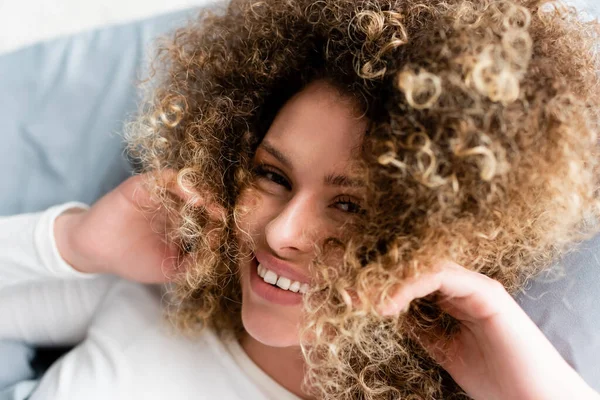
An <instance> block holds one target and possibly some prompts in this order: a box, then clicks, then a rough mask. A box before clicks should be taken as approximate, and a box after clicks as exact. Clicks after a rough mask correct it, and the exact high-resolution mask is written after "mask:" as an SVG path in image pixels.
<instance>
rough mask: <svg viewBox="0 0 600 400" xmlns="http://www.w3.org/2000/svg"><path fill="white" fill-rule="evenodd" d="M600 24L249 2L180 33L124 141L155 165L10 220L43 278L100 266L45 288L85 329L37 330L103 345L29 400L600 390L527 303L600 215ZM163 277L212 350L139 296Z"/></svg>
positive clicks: (485, 7) (493, 9)
mask: <svg viewBox="0 0 600 400" xmlns="http://www.w3.org/2000/svg"><path fill="white" fill-rule="evenodd" d="M590 26H591V25H590ZM588 35H591V34H590V30H588V29H585V25H584V24H583V23H582V22H579V21H578V20H577V18H576V16H575V15H574V14H573V13H572V12H571V11H568V10H567V11H565V10H562V9H560V8H559V9H556V10H553V9H547V7H546V8H544V7H542V5H541V2H535V1H521V2H510V1H488V2H480V3H477V4H471V3H469V2H461V1H456V2H450V3H449V2H437V1H427V2H419V1H406V2H403V1H400V2H388V1H377V2H372V1H371V2H356V1H341V0H340V1H322V2H308V1H307V2H304V1H297V2H278V1H267V2H256V3H252V2H242V1H240V2H234V3H232V4H231V5H230V6H229V8H228V9H227V11H226V12H225V13H224V15H210V14H205V15H204V17H203V18H201V19H199V21H197V22H196V23H192V24H190V25H189V26H187V27H185V28H182V29H181V30H179V31H178V32H177V33H176V35H175V39H174V41H173V42H172V43H167V44H165V45H164V46H163V47H162V51H161V52H160V53H159V54H161V56H160V58H159V59H160V60H161V61H162V64H161V68H159V69H158V71H159V74H158V75H157V76H155V77H154V80H153V81H152V82H153V85H152V89H151V92H150V93H149V96H148V100H149V101H148V103H147V104H145V107H144V108H143V109H142V111H141V113H140V117H139V119H138V120H137V121H136V123H134V124H132V125H131V127H130V130H129V132H128V133H129V135H128V140H129V150H130V152H131V154H132V155H134V156H135V157H137V158H138V160H139V162H140V163H141V165H142V166H143V170H144V172H145V173H144V174H143V175H138V176H136V177H134V178H131V179H129V180H127V181H126V182H124V183H123V184H122V185H121V186H119V187H118V188H117V189H116V190H115V191H113V192H111V193H110V194H108V195H107V196H105V197H104V198H102V199H101V200H100V201H98V202H97V203H96V204H94V205H93V206H92V207H91V208H90V209H89V210H86V208H87V207H86V206H85V205H82V204H76V203H68V204H66V205H63V206H58V207H54V208H52V209H50V210H48V211H47V212H45V213H43V214H40V215H35V214H34V215H26V216H16V217H12V218H13V219H12V220H11V219H9V220H5V221H3V224H4V228H2V231H3V232H9V231H10V230H11V229H13V230H14V229H16V227H17V226H21V225H25V226H29V227H30V228H29V229H31V230H32V231H33V232H35V235H36V236H35V238H36V242H34V243H33V244H30V246H29V247H27V246H26V245H25V243H26V242H27V240H24V239H22V238H12V237H7V238H6V239H4V240H5V241H6V242H7V243H9V244H11V248H21V249H25V251H22V252H20V253H18V254H16V253H11V254H12V255H11V256H10V257H12V258H13V259H21V260H23V261H22V262H20V264H22V265H27V266H29V267H30V268H31V271H32V272H30V273H24V272H23V271H24V270H23V268H21V269H20V270H19V271H20V273H21V274H24V275H23V278H22V279H33V277H39V276H41V275H42V274H48V273H51V274H52V276H59V277H60V276H63V277H66V276H76V277H88V278H90V277H91V279H87V280H84V281H79V280H75V281H72V282H63V281H58V283H55V282H51V281H50V280H47V281H44V282H42V283H40V285H42V287H44V288H51V289H47V290H49V291H50V292H48V301H47V303H48V304H52V303H54V301H55V300H57V299H60V298H61V297H64V296H65V293H67V295H68V296H72V298H70V300H69V301H68V302H67V303H66V304H68V305H69V307H75V309H72V310H69V312H68V313H67V314H68V315H65V316H64V318H65V320H64V321H61V319H60V318H56V317H55V318H52V319H51V320H50V321H49V323H48V324H47V325H44V326H43V327H42V328H38V330H36V329H25V328H30V327H28V326H26V325H27V324H31V323H32V322H31V321H34V322H38V321H39V319H38V318H34V316H31V315H28V316H26V317H27V318H23V317H19V318H21V320H19V326H22V327H23V326H25V327H24V328H23V330H24V331H26V332H38V333H39V332H43V329H51V334H52V335H56V336H57V337H58V338H59V339H58V341H62V342H68V341H69V340H71V341H73V340H77V339H81V338H83V337H85V338H86V339H85V341H84V342H83V343H82V344H81V345H79V346H78V347H77V348H76V349H75V350H73V351H72V352H71V353H69V354H68V355H67V356H65V357H64V358H63V359H62V360H61V361H59V362H58V363H57V364H56V365H54V366H53V367H52V368H51V369H50V371H49V372H48V374H47V375H46V376H45V377H44V379H43V380H42V382H41V384H40V386H39V387H38V389H37V391H36V392H34V395H33V397H32V398H36V396H38V398H43V397H44V396H46V397H52V398H60V397H61V396H62V397H83V398H91V397H94V396H97V397H102V398H107V397H110V398H113V397H114V398H118V397H119V396H120V397H140V398H160V397H165V396H170V397H184V398H185V397H192V396H194V397H200V398H202V397H206V398H209V397H210V398H214V397H222V398H237V397H240V398H278V399H281V398H297V397H301V398H335V399H340V398H403V397H408V398H410V397H413V398H440V397H444V398H445V397H451V396H456V397H460V396H463V395H465V394H466V395H468V396H470V397H473V398H485V399H487V398H511V399H512V398H515V399H517V398H519V399H520V398H597V396H598V395H597V394H596V393H594V392H593V391H592V390H591V389H590V388H589V387H588V386H587V385H586V384H585V383H584V382H583V381H582V380H581V378H580V377H579V376H578V375H577V374H576V373H575V372H574V371H573V370H572V369H571V367H570V366H568V364H566V363H565V362H564V360H562V358H561V357H560V356H559V355H558V353H557V352H556V351H555V350H554V349H553V348H552V346H551V345H550V344H549V343H548V341H547V340H546V339H545V338H544V337H543V335H542V334H541V333H540V332H539V330H538V329H537V328H536V327H535V325H534V324H533V323H532V322H531V321H530V320H529V319H528V318H527V316H526V315H525V314H524V313H523V311H522V310H520V308H519V307H518V306H517V305H516V303H515V302H514V301H513V300H512V298H511V297H510V295H509V294H508V292H507V290H506V289H508V290H509V291H513V290H515V289H516V288H518V287H519V286H520V285H521V284H522V282H523V280H524V278H526V276H527V275H528V274H531V273H533V272H535V271H537V270H539V269H541V268H542V267H544V266H545V265H547V263H548V262H549V260H550V259H551V258H552V257H554V256H556V255H557V254H558V253H559V250H560V249H561V248H562V247H564V245H566V244H567V243H569V242H570V241H572V240H574V239H576V238H578V236H577V233H580V229H581V228H582V226H581V222H582V221H583V220H584V219H585V218H584V217H596V216H597V212H598V210H597V204H598V203H597V200H598V199H597V196H598V191H597V187H598V185H597V178H596V177H597V175H596V172H597V157H596V146H597V142H596V134H597V128H598V127H597V121H598V115H597V111H596V108H594V107H590V106H593V105H596V104H597V103H598V94H599V93H598V85H597V79H598V77H597V76H596V74H595V68H596V66H597V59H596V58H594V55H593V53H592V52H590V50H591V48H592V46H593V44H594V39H595V37H593V35H592V36H588ZM567 60H568V62H567ZM161 71H162V72H161ZM550 167H551V168H550ZM73 207H75V208H73ZM77 207H79V208H77ZM65 210H68V211H67V212H66V213H63V211H65ZM57 215H60V216H59V217H58V218H56V223H55V224H53V223H52V221H53V220H54V218H55V217H56V216H57ZM27 224H29V225H27ZM5 228H6V229H5ZM21 229H25V228H21ZM588 232H589V233H591V232H594V227H593V226H592V227H588ZM44 233H48V235H44ZM50 233H53V234H54V236H55V238H56V239H55V241H53V239H52V235H51V234H50ZM24 237H27V236H24ZM165 238H166V240H165ZM9 240H12V241H13V242H12V243H11V242H8V241H9ZM54 244H55V245H56V247H54ZM36 252H38V253H39V254H40V255H41V257H42V259H41V262H39V263H36V261H37V260H36V259H35V254H36ZM28 257H29V258H28ZM2 264H7V265H9V266H10V264H9V263H2ZM43 267H45V269H44V268H43ZM15 270H16V268H15V267H14V265H13V266H12V269H11V271H13V272H10V271H9V272H7V274H9V273H13V274H14V271H15ZM7 271H8V270H7ZM110 275H118V276H120V277H122V278H126V279H125V280H123V279H117V278H113V277H108V276H110ZM492 278H493V279H492ZM15 280H16V278H15ZM165 280H169V281H173V285H172V286H167V287H168V288H172V289H173V290H172V291H169V292H168V293H167V295H168V298H169V300H170V301H169V303H170V305H171V306H172V308H171V311H172V313H171V314H170V315H172V316H174V317H175V322H176V323H177V324H178V326H179V327H180V328H184V329H185V330H186V331H187V332H190V333H197V335H192V336H191V337H190V338H187V337H184V336H181V335H178V334H176V333H175V332H171V333H170V334H169V333H168V332H167V331H165V328H164V327H163V326H162V325H161V322H160V321H161V320H160V317H159V315H160V299H161V295H160V293H156V292H154V291H153V290H152V289H151V288H150V287H148V286H143V285H139V284H135V283H132V282H131V281H138V282H158V281H165ZM53 285H54V286H53ZM15 290H17V289H15ZM82 290H83V292H84V293H85V294H83V295H82V293H81V292H82ZM57 293H58V294H57ZM23 298H24V297H23V296H22V293H21V297H15V301H16V302H18V301H20V300H19V299H23ZM413 300H415V301H413ZM55 307H56V305H55ZM59 312H63V310H60V311H59ZM61 316H62V315H59V317H61ZM65 321H66V322H68V323H64V322H65ZM215 332H217V333H219V335H215V334H214V333H215ZM42 336H43V335H42ZM21 338H23V335H21ZM34 339H37V340H38V341H40V340H43V338H42V339H40V337H39V336H38V337H37V338H34ZM34 341H35V340H34ZM231 378H233V379H231Z"/></svg>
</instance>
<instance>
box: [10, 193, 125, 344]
mask: <svg viewBox="0 0 600 400" xmlns="http://www.w3.org/2000/svg"><path fill="white" fill-rule="evenodd" d="M74 208H79V209H87V208H89V207H88V206H87V205H85V204H83V203H78V202H69V203H65V204H61V205H57V206H54V207H51V208H49V209H47V210H46V211H43V212H39V213H30V214H21V215H15V216H11V217H4V218H0V321H2V323H1V324H0V339H13V340H21V341H25V342H27V343H30V344H34V345H45V346H53V345H72V344H75V343H77V342H79V341H81V340H82V339H83V338H84V337H85V334H86V331H87V327H88V326H89V324H90V321H91V319H92V317H93V314H94V311H95V310H96V309H97V307H98V305H99V303H100V302H101V301H102V299H103V298H104V296H105V294H106V292H107V291H108V290H109V289H110V287H111V286H112V285H113V283H114V282H115V278H113V277H109V276H100V275H94V274H85V273H82V272H79V271H77V270H75V269H73V268H72V267H71V266H70V265H69V264H68V263H66V262H65V260H64V259H63V258H62V257H61V256H60V253H59V250H58V248H57V245H56V242H55V240H54V227H55V220H56V219H57V217H58V216H59V215H61V214H62V213H63V212H65V211H67V212H68V210H73V209H74Z"/></svg>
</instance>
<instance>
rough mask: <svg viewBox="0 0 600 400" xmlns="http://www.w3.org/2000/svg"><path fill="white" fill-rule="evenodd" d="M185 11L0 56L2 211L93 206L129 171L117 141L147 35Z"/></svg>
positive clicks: (132, 103) (179, 20) (179, 19)
mask: <svg viewBox="0 0 600 400" xmlns="http://www.w3.org/2000/svg"><path fill="white" fill-rule="evenodd" d="M195 13H196V12H195V11H192V10H186V11H180V12H177V13H174V14H168V15H163V16H159V17H155V18H152V19H148V20H144V21H138V22H134V23H128V24H125V25H120V26H112V27H107V28H102V29H98V30H94V31H91V32H85V33H81V34H77V35H75V36H71V37H66V38H61V39H57V40H52V41H49V42H46V43H41V44H37V45H34V46H32V47H29V48H25V49H23V50H19V51H16V52H14V53H9V54H6V55H3V56H0V77H2V79H0V121H2V146H0V170H1V171H3V172H4V173H3V177H2V183H1V185H2V190H0V215H11V214H18V213H24V212H34V211H40V210H43V209H46V208H48V207H50V206H52V205H54V204H58V203H61V202H66V201H69V200H78V201H83V202H85V203H88V204H90V203H92V202H94V201H95V200H96V199H98V198H99V197H101V196H102V195H103V194H105V193H107V192H108V191H110V190H111V189H113V188H114V187H115V186H117V185H118V184H119V183H120V182H122V181H123V180H124V179H126V178H127V177H128V176H129V175H130V172H131V167H130V165H129V162H128V160H127V159H126V157H124V155H123V139H122V136H120V132H122V127H123V122H124V121H125V120H126V119H127V117H128V114H130V113H132V112H135V111H136V103H137V100H138V98H137V96H136V81H137V79H138V77H139V76H138V75H139V74H138V73H139V70H140V69H141V68H142V66H143V65H144V62H145V61H147V60H148V59H149V57H150V54H149V53H150V52H149V50H150V46H149V45H150V44H151V42H152V40H153V39H154V38H156V37H157V36H158V35H160V34H161V33H164V32H166V31H168V30H170V29H171V28H173V27H176V26H178V25H181V24H183V23H185V21H186V19H187V18H188V17H190V16H192V15H195Z"/></svg>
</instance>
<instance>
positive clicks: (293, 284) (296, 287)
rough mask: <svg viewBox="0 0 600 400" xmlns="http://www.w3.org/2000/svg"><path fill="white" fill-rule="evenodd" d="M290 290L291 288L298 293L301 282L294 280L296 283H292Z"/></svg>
mask: <svg viewBox="0 0 600 400" xmlns="http://www.w3.org/2000/svg"><path fill="white" fill-rule="evenodd" d="M288 290H291V291H292V292H294V293H298V290H300V282H298V281H294V283H292V284H291V285H290V287H289V288H288Z"/></svg>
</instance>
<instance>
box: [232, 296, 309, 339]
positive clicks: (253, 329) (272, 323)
mask: <svg viewBox="0 0 600 400" xmlns="http://www.w3.org/2000/svg"><path fill="white" fill-rule="evenodd" d="M242 323H243V324H244V329H245V330H246V332H248V334H249V335H250V336H252V338H253V339H254V340H256V341H258V342H260V343H262V344H264V345H266V346H271V347H289V346H298V345H299V340H298V326H297V324H293V323H291V321H285V320H284V321H282V320H281V318H280V317H278V315H274V313H273V312H269V310H257V309H255V307H253V306H251V305H250V306H246V305H245V304H243V305H242Z"/></svg>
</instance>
